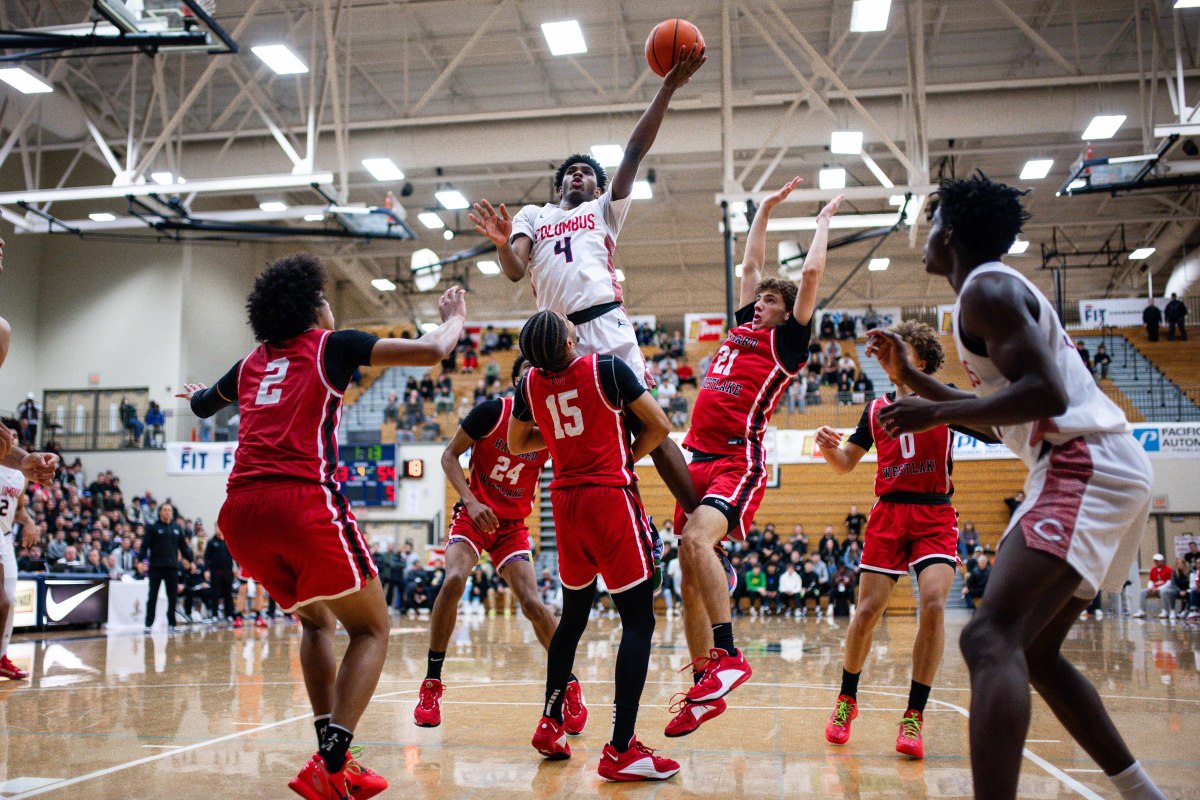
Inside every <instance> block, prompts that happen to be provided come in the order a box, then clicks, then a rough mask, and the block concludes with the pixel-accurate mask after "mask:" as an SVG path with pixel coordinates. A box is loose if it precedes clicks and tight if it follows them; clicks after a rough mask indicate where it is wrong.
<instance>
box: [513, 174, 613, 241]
mask: <svg viewBox="0 0 1200 800" xmlns="http://www.w3.org/2000/svg"><path fill="white" fill-rule="evenodd" d="M632 203H633V194H632V193H631V194H630V195H629V197H626V198H623V199H621V200H614V199H613V196H612V184H609V187H608V191H606V192H605V193H604V194H603V195H601V196H600V208H601V209H602V210H603V211H604V221H605V223H607V224H608V227H609V229H610V230H612V235H613V239H616V238H617V236H618V235H619V234H620V233H621V226H623V225H624V224H625V217H627V216H629V206H630V205H631V204H632ZM513 230H514V231H515V230H516V228H515V227H514V228H513Z"/></svg>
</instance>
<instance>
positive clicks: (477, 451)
mask: <svg viewBox="0 0 1200 800" xmlns="http://www.w3.org/2000/svg"><path fill="white" fill-rule="evenodd" d="M500 402H501V404H502V407H501V410H500V419H499V420H498V421H497V422H496V425H495V427H494V428H492V429H491V430H490V431H488V432H487V434H486V435H485V436H484V437H483V438H482V439H478V440H476V442H475V444H474V445H473V446H472V447H471V493H472V494H474V495H475V497H476V498H478V499H479V501H480V502H481V503H484V504H485V505H487V506H488V507H489V508H490V509H492V511H494V512H495V514H496V516H497V517H498V518H499V519H525V518H526V517H528V516H529V514H530V512H531V511H533V498H534V496H535V495H536V494H537V486H538V478H539V477H541V474H542V465H543V464H545V463H546V459H548V458H549V457H550V453H549V452H548V451H546V450H538V451H536V452H533V453H526V454H525V455H523V456H514V455H512V454H511V453H509V452H508V420H509V418H510V417H511V416H512V403H513V401H512V398H511V397H505V398H503V399H502V400H501V401H500Z"/></svg>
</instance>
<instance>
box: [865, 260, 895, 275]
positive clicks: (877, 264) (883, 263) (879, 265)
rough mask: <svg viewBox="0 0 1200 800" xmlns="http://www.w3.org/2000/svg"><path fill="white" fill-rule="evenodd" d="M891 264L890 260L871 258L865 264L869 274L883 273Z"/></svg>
mask: <svg viewBox="0 0 1200 800" xmlns="http://www.w3.org/2000/svg"><path fill="white" fill-rule="evenodd" d="M891 263H892V260H891V259H890V258H872V259H871V260H870V262H869V263H868V264H867V269H868V270H869V271H871V272H883V271H884V270H885V269H887V268H888V265H889V264H891Z"/></svg>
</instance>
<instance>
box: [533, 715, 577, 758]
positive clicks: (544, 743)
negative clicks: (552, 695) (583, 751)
mask: <svg viewBox="0 0 1200 800" xmlns="http://www.w3.org/2000/svg"><path fill="white" fill-rule="evenodd" d="M532 744H533V749H534V750H537V751H538V752H539V753H541V754H542V755H544V756H545V757H546V758H548V759H550V760H551V761H558V760H560V759H563V758H570V757H571V748H570V746H569V745H568V744H567V732H566V731H565V730H563V726H562V725H559V724H558V723H557V722H555V721H554V719H553V718H552V717H542V720H541V722H539V723H538V726H537V730H536V731H534V732H533V742H532Z"/></svg>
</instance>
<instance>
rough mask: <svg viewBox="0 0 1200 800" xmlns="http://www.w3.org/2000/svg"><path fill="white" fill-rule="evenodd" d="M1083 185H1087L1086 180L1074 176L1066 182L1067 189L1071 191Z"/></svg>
mask: <svg viewBox="0 0 1200 800" xmlns="http://www.w3.org/2000/svg"><path fill="white" fill-rule="evenodd" d="M1085 186H1087V181H1085V180H1084V179H1083V178H1076V179H1075V180H1073V181H1071V182H1070V183H1068V184H1067V189H1069V190H1070V191H1072V192H1073V191H1075V190H1076V189H1082V188H1083V187H1085Z"/></svg>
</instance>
